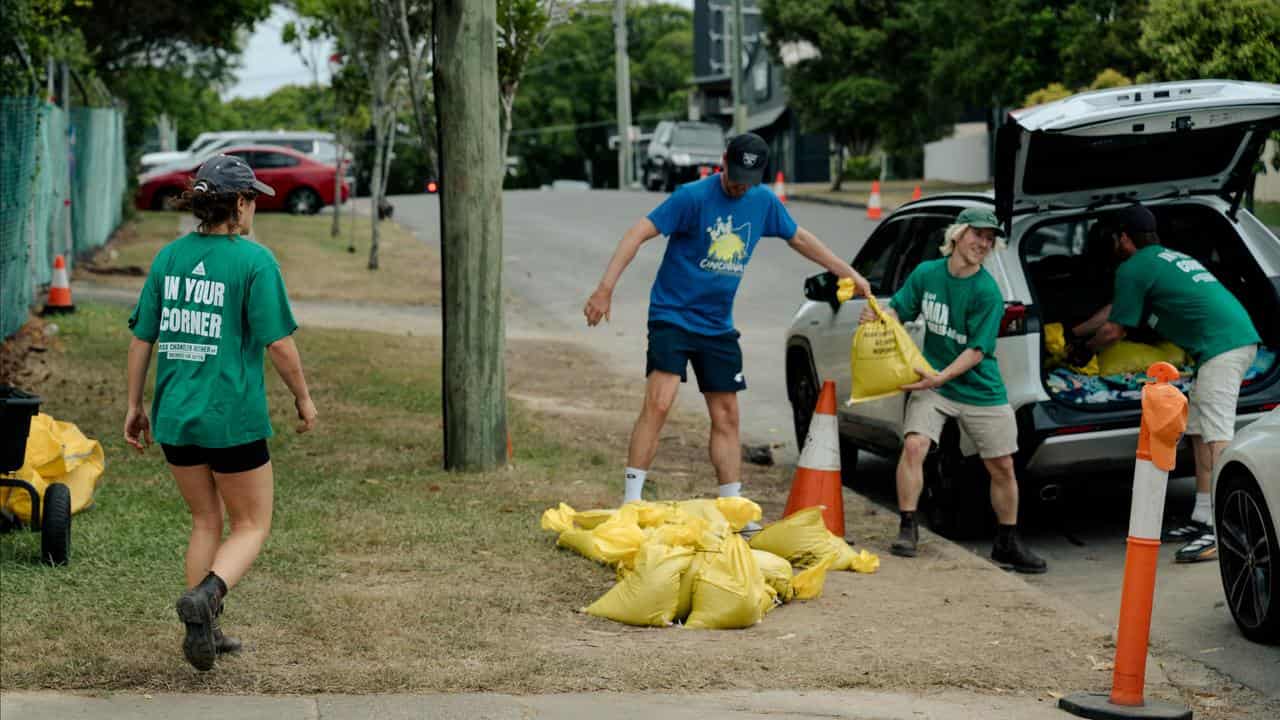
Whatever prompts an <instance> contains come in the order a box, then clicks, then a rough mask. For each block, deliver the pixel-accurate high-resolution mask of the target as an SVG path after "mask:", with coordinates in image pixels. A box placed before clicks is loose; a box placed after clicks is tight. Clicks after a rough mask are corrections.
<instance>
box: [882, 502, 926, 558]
mask: <svg viewBox="0 0 1280 720" xmlns="http://www.w3.org/2000/svg"><path fill="white" fill-rule="evenodd" d="M919 544H920V528H919V526H917V525H916V521H915V516H914V513H907V512H904V513H902V520H901V521H899V523H898V539H897V540H894V541H893V544H892V545H890V546H889V552H891V553H893V554H894V555H897V556H899V557H915V556H916V546H917V545H919Z"/></svg>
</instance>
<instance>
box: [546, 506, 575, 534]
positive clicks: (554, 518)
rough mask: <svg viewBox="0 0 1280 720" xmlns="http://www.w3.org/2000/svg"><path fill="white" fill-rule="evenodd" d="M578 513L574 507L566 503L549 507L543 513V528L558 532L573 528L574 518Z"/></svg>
mask: <svg viewBox="0 0 1280 720" xmlns="http://www.w3.org/2000/svg"><path fill="white" fill-rule="evenodd" d="M576 514H577V513H576V512H574V509H573V508H571V507H569V506H568V505H567V504H566V503H560V507H554V508H547V510H546V511H545V512H543V513H542V529H543V530H550V531H552V532H558V533H562V532H564V531H565V530H570V529H572V528H573V518H574V515H576Z"/></svg>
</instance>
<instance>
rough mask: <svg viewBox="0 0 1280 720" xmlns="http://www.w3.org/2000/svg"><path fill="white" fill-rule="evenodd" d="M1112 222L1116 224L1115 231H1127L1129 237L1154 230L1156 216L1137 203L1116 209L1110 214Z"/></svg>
mask: <svg viewBox="0 0 1280 720" xmlns="http://www.w3.org/2000/svg"><path fill="white" fill-rule="evenodd" d="M1112 222H1113V223H1114V224H1115V226H1116V232H1123V233H1128V234H1129V237H1133V236H1134V235H1135V234H1137V233H1153V232H1155V231H1156V216H1155V215H1152V214H1151V211H1150V210H1148V209H1147V208H1145V207H1144V206H1142V205H1140V204H1138V203H1134V204H1133V205H1130V206H1128V207H1125V208H1121V209H1119V210H1117V211H1116V212H1115V214H1114V215H1113V216H1112Z"/></svg>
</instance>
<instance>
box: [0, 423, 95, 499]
mask: <svg viewBox="0 0 1280 720" xmlns="http://www.w3.org/2000/svg"><path fill="white" fill-rule="evenodd" d="M105 468H106V458H105V456H104V455H103V452H102V445H101V444H99V443H98V441H97V440H91V439H89V438H88V437H86V436H85V434H84V433H82V432H80V428H78V427H76V426H75V425H74V424H73V423H69V422H60V421H58V420H54V419H53V418H52V417H50V416H48V415H46V414H44V413H40V414H37V415H36V416H35V417H33V418H31V431H30V434H29V435H28V437H27V449H26V454H25V455H24V456H23V464H22V467H21V468H19V469H18V471H17V472H16V473H15V474H16V475H17V477H18V478H19V479H21V480H24V481H26V482H27V483H30V485H31V486H32V487H34V488H35V489H36V492H37V493H39V495H40V497H41V498H42V499H43V498H44V492H45V489H46V488H48V487H49V485H50V484H52V483H55V482H57V483H62V484H64V485H66V486H67V489H68V490H70V491H71V512H72V514H75V513H77V512H80V511H81V510H83V509H85V508H86V507H88V506H89V505H90V504H92V503H93V493H94V491H95V490H97V488H98V485H99V484H100V483H101V481H102V473H103V470H104V469H105ZM0 506H2V507H5V508H7V509H8V510H9V512H11V513H13V514H14V515H16V516H17V517H18V518H19V519H21V520H22V522H24V523H29V522H31V496H30V495H28V494H27V493H26V491H25V490H15V489H13V488H7V487H6V488H0Z"/></svg>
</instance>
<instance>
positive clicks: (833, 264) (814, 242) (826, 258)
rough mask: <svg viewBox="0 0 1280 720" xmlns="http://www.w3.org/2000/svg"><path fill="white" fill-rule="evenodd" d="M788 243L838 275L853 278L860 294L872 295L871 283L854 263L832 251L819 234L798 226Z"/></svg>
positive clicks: (864, 295) (793, 248)
mask: <svg viewBox="0 0 1280 720" xmlns="http://www.w3.org/2000/svg"><path fill="white" fill-rule="evenodd" d="M787 244H788V245H790V246H791V249H792V250H795V251H796V252H798V253H800V254H801V255H803V256H805V257H807V258H809V259H810V260H812V261H813V262H815V263H817V264H819V265H821V266H822V267H824V268H826V269H827V270H829V271H831V272H832V273H833V274H835V276H836V277H842V278H853V286H854V287H856V288H857V289H858V294H859V295H861V296H863V297H871V283H869V282H867V279H866V278H864V277H862V275H860V274H858V271H857V270H854V269H853V266H852V265H850V264H849V263H847V262H845V261H844V260H841V259H840V258H839V257H837V256H836V254H835V253H833V252H831V248H829V247H827V246H826V245H825V244H823V242H822V241H821V240H819V239H818V236H817V235H814V234H813V233H811V232H809V231H808V230H805V229H804V228H802V227H797V228H796V234H795V236H794V237H792V238H791V239H790V240H788V241H787Z"/></svg>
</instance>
